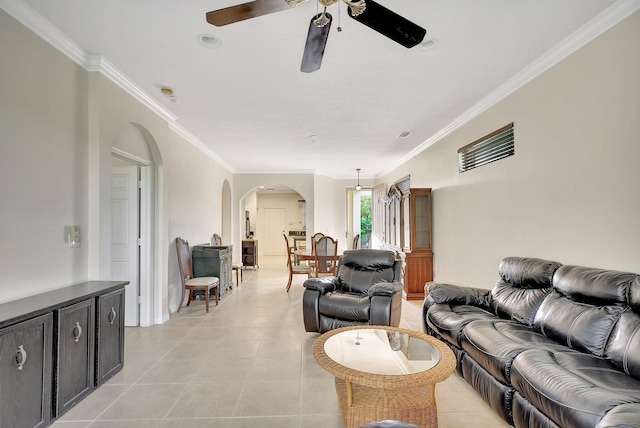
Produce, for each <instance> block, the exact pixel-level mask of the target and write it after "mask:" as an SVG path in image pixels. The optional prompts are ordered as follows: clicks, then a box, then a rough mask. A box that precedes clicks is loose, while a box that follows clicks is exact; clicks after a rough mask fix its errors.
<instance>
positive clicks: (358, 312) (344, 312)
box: [318, 291, 370, 321]
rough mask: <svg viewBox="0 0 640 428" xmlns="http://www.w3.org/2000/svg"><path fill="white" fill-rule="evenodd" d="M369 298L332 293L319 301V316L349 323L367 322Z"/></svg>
mask: <svg viewBox="0 0 640 428" xmlns="http://www.w3.org/2000/svg"><path fill="white" fill-rule="evenodd" d="M369 306H370V300H369V296H367V295H366V294H364V295H358V294H346V293H341V292H339V291H332V292H329V293H327V294H325V295H324V296H322V298H321V299H320V300H319V303H318V310H319V312H320V313H321V314H323V315H326V316H329V317H333V318H340V319H344V320H351V321H369Z"/></svg>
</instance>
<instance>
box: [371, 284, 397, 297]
mask: <svg viewBox="0 0 640 428" xmlns="http://www.w3.org/2000/svg"><path fill="white" fill-rule="evenodd" d="M401 291H402V284H401V283H399V282H378V283H377V284H373V285H372V286H371V287H370V288H369V291H368V292H367V294H368V295H369V297H372V296H394V295H395V294H396V293H399V292H401Z"/></svg>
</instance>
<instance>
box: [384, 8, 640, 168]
mask: <svg viewBox="0 0 640 428" xmlns="http://www.w3.org/2000/svg"><path fill="white" fill-rule="evenodd" d="M639 9H640V0H618V1H616V2H615V3H614V4H613V5H611V6H610V7H608V8H607V9H605V10H604V11H603V12H602V13H600V14H599V15H597V16H596V17H594V18H593V19H591V20H590V21H589V22H587V23H586V24H584V25H583V26H582V27H580V28H578V29H577V30H576V31H574V32H573V33H572V34H570V35H569V36H567V37H566V38H565V39H564V40H562V41H561V42H560V43H558V44H557V45H556V46H554V47H553V48H552V49H550V50H549V51H547V52H546V53H545V54H544V55H542V56H541V57H540V58H538V59H537V60H535V61H534V62H532V63H531V64H530V65H528V66H527V67H526V68H524V69H523V70H522V71H520V72H519V73H517V74H516V75H514V76H513V77H512V78H511V79H509V80H507V81H506V82H505V83H503V84H502V85H500V86H499V87H498V88H497V89H496V90H494V91H493V92H491V93H490V94H489V95H487V96H485V97H484V98H482V99H481V100H480V101H479V102H477V103H476V104H474V105H473V106H471V108H469V109H468V110H466V111H465V112H464V113H462V114H461V115H460V116H458V117H457V118H456V119H454V120H453V121H452V122H451V123H449V124H448V125H446V126H445V127H444V128H442V129H440V130H439V131H438V132H436V133H435V134H433V135H432V136H431V137H429V138H427V139H426V140H425V141H423V142H422V143H421V144H420V145H419V146H417V147H416V148H415V149H413V150H411V151H410V152H409V153H407V154H406V155H405V156H403V157H402V158H400V160H399V161H398V162H396V163H395V164H394V165H393V166H391V167H389V168H386V169H385V170H384V171H381V172H378V173H377V174H376V177H375V178H382V177H383V176H385V175H386V174H388V173H390V172H391V171H393V170H394V169H396V168H398V167H399V166H400V165H402V164H404V163H405V162H407V161H409V160H410V159H412V158H414V157H415V156H417V155H418V154H419V153H421V152H422V151H424V150H426V149H427V148H429V147H430V146H432V145H433V144H435V143H437V142H438V141H440V140H441V139H443V138H444V137H446V136H447V135H449V134H451V133H452V132H453V131H455V130H456V129H458V128H460V127H461V126H462V125H464V124H466V123H467V122H469V121H471V120H472V119H473V118H475V117H477V116H478V115H480V114H481V113H482V112H484V111H485V110H487V109H489V108H490V107H492V106H494V105H495V104H497V103H498V102H500V101H502V100H503V99H505V98H506V97H508V96H509V95H511V94H512V93H514V92H515V91H516V90H518V89H520V88H521V87H523V86H524V85H525V84H527V83H528V82H530V81H531V80H533V79H535V78H536V77H538V76H539V75H541V74H542V73H544V72H545V71H547V70H548V69H549V68H551V67H553V66H554V65H556V64H557V63H559V62H560V61H562V60H563V59H565V58H566V57H568V56H569V55H571V54H572V53H574V52H575V51H577V50H578V49H580V48H581V47H583V46H584V45H586V44H587V43H589V42H591V41H592V40H593V39H595V38H596V37H598V36H600V35H601V34H603V33H605V32H606V31H608V30H609V29H611V28H612V27H613V26H614V25H616V24H618V23H619V22H621V21H622V20H624V19H625V18H627V17H629V16H630V15H631V14H633V13H635V12H636V11H638V10H639Z"/></svg>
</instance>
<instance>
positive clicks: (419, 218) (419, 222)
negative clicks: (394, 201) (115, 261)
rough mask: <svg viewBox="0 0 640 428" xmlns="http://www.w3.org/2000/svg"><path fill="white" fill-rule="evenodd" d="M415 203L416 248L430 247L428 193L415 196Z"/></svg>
mask: <svg viewBox="0 0 640 428" xmlns="http://www.w3.org/2000/svg"><path fill="white" fill-rule="evenodd" d="M414 200H415V204H416V237H415V239H416V242H415V247H416V248H431V227H430V225H431V222H430V221H429V217H430V215H431V212H430V209H429V195H425V196H415V198H414Z"/></svg>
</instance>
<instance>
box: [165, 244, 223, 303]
mask: <svg viewBox="0 0 640 428" xmlns="http://www.w3.org/2000/svg"><path fill="white" fill-rule="evenodd" d="M176 252H177V254H178V267H179V269H180V282H181V283H182V293H181V296H180V305H179V306H178V310H177V312H180V308H181V307H182V303H183V302H184V294H185V291H188V292H189V299H188V300H187V306H189V304H190V303H191V299H192V298H193V291H194V290H202V291H204V305H205V309H206V311H207V312H209V292H210V290H211V289H212V288H213V289H214V290H215V298H216V305H217V304H218V302H219V301H220V279H219V278H217V277H215V276H201V277H197V278H194V277H193V263H192V261H191V251H190V249H189V242H188V241H186V240H184V239H182V238H180V237H178V238H176Z"/></svg>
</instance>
